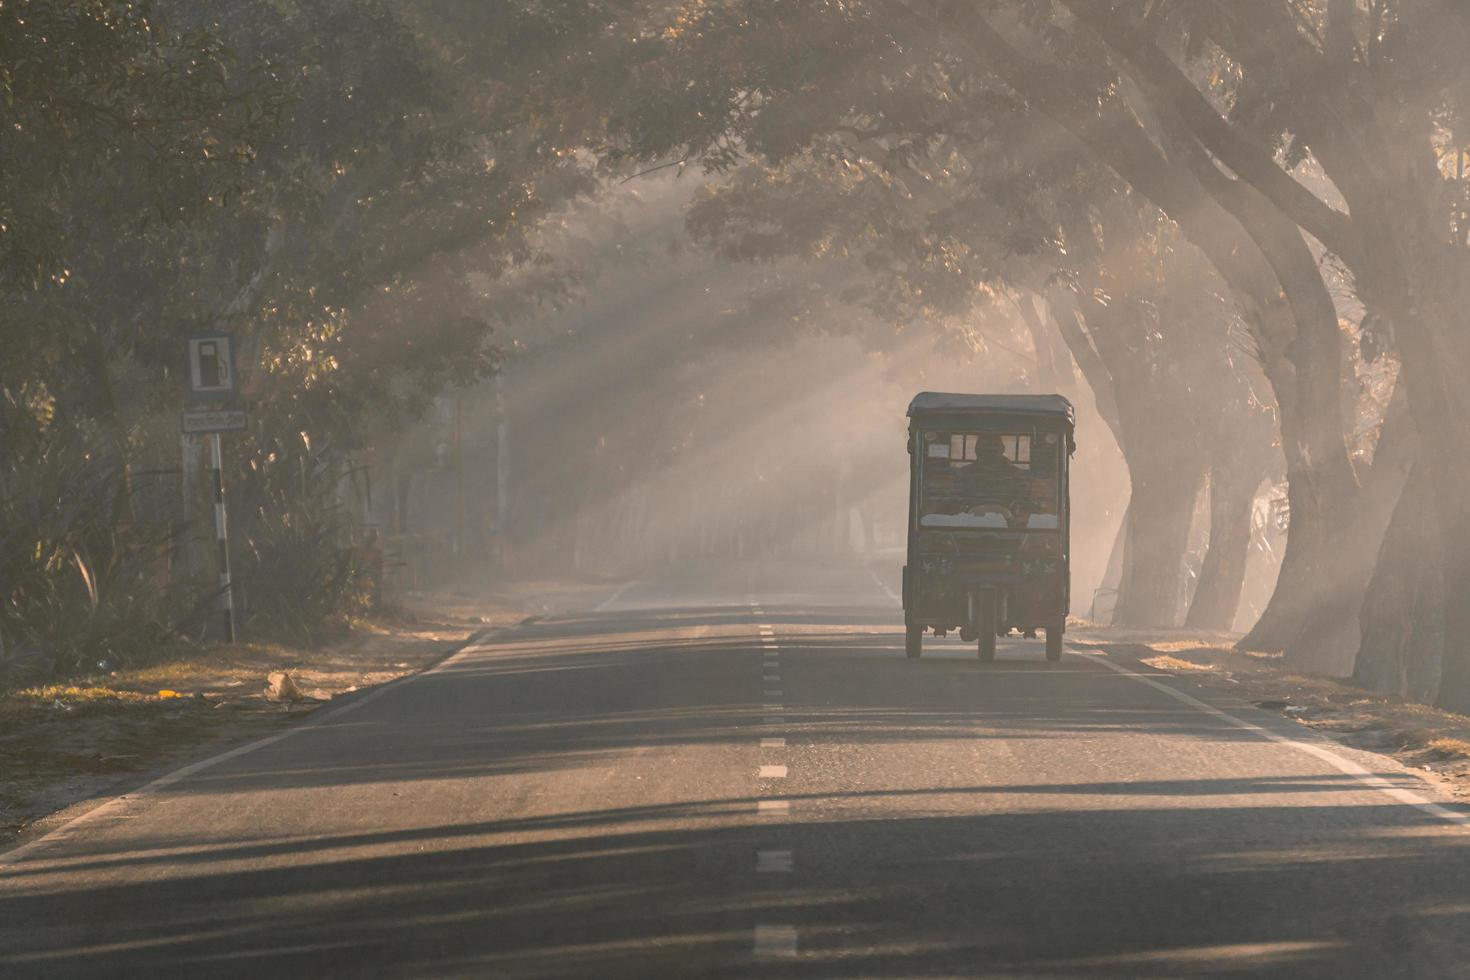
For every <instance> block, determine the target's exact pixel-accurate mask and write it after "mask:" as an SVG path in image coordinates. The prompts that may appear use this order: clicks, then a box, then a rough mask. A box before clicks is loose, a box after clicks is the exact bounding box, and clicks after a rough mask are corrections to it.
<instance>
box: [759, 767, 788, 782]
mask: <svg viewBox="0 0 1470 980" xmlns="http://www.w3.org/2000/svg"><path fill="white" fill-rule="evenodd" d="M757 775H758V776H759V777H760V778H761V779H785V778H786V767H785V766H761V768H760V772H759V773H757Z"/></svg>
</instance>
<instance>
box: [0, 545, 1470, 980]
mask: <svg viewBox="0 0 1470 980" xmlns="http://www.w3.org/2000/svg"><path fill="white" fill-rule="evenodd" d="M894 584H895V583H894V582H892V581H889V580H885V579H882V578H879V577H875V576H873V575H871V574H869V572H868V571H867V570H866V569H865V568H862V567H860V566H854V567H827V568H821V567H817V568H803V569H795V568H781V567H774V566H772V567H760V568H756V567H744V568H739V569H731V570H729V571H728V572H726V573H725V574H723V575H721V576H712V575H708V574H704V575H695V574H687V575H684V576H681V577H680V579H679V580H678V581H676V582H665V583H635V584H633V585H630V586H629V587H627V588H624V589H619V590H618V591H617V592H616V593H612V590H609V591H610V593H611V594H609V596H608V597H607V600H606V601H605V602H604V603H603V604H602V608H600V609H598V610H595V611H590V612H588V613H586V614H583V615H578V616H567V617H561V618H555V619H547V620H543V621H539V622H535V623H531V624H528V625H524V626H521V627H518V628H516V629H514V630H511V631H508V632H505V633H502V634H497V635H494V636H490V637H486V638H484V639H483V640H482V641H480V642H478V643H477V644H475V645H473V646H471V647H469V648H467V649H466V650H464V651H463V652H462V653H460V654H459V655H457V656H455V657H454V658H452V659H451V660H449V661H447V662H445V663H444V664H442V665H440V667H438V668H437V669H435V670H433V671H430V672H429V673H426V674H422V675H419V676H417V677H414V678H411V679H407V680H405V681H401V682H398V683H395V684H392V685H389V686H388V687H386V688H383V689H380V690H379V691H377V692H373V693H371V694H368V695H366V696H359V697H358V698H356V699H355V700H353V701H349V702H347V703H346V704H345V705H343V706H341V707H337V706H334V707H332V708H330V709H326V710H325V711H323V712H319V713H318V714H317V715H315V716H314V717H313V718H312V719H311V720H310V721H309V722H307V723H306V724H304V725H302V726H298V727H297V728H294V729H291V730H290V731H288V732H287V733H286V734H285V735H284V736H276V737H275V738H274V739H273V740H269V741H268V742H266V743H264V744H261V743H257V744H255V745H251V746H245V747H244V748H243V749H242V750H237V752H236V754H233V755H230V756H229V757H226V758H218V759H215V760H202V764H201V765H198V766H196V767H194V768H192V769H190V770H186V771H184V772H182V773H174V774H172V775H170V776H168V777H165V780H164V782H163V783H162V784H155V785H153V786H152V787H149V788H146V789H143V790H142V791H141V792H139V793H135V794H131V795H130V796H129V797H128V798H125V799H120V800H117V801H113V802H110V803H107V804H105V805H103V806H102V807H100V808H99V809H96V810H93V811H91V813H90V814H89V815H88V816H86V817H83V818H82V819H81V820H80V821H79V822H76V823H73V824H71V825H70V826H69V827H66V828H63V829H61V830H59V831H57V832H55V833H53V834H52V835H51V836H49V837H46V838H44V839H41V840H39V841H37V842H33V843H32V844H30V845H28V846H27V847H25V848H23V849H21V850H20V851H16V852H12V853H10V854H9V855H4V856H0V976H4V977H7V978H10V977H30V976H36V977H48V978H49V977H70V976H147V977H159V976H195V977H206V976H207V977H215V976H232V975H240V976H247V975H248V976H354V977H356V976H434V977H441V976H514V977H564V976H591V977H659V976H669V977H693V976H716V977H763V976H790V977H857V976H890V977H929V976H982V975H983V976H995V977H1003V976H1017V977H1020V976H1048V977H1073V976H1128V977H1133V976H1171V977H1172V976H1185V975H1202V976H1256V975H1262V976H1290V977H1306V976H1321V977H1346V976H1363V977H1400V976H1416V977H1417V976H1470V849H1467V844H1470V827H1467V826H1466V821H1465V818H1464V816H1463V815H1462V814H1461V813H1459V812H1458V811H1455V810H1453V808H1450V809H1444V808H1437V806H1436V804H1435V801H1434V798H1433V795H1432V794H1433V792H1434V791H1433V790H1432V789H1430V788H1429V787H1428V786H1427V785H1426V784H1424V783H1422V782H1421V781H1419V780H1416V779H1415V778H1414V777H1413V776H1412V775H1411V774H1409V773H1406V772H1405V771H1404V770H1402V769H1401V768H1399V767H1398V766H1397V765H1396V764H1394V763H1392V762H1391V761H1389V760H1387V759H1385V758H1382V757H1379V756H1374V755H1369V754H1366V753H1360V752H1355V751H1352V750H1349V749H1344V748H1341V747H1338V746H1336V745H1333V744H1332V743H1327V742H1321V741H1317V740H1316V739H1315V738H1314V737H1313V736H1312V735H1311V734H1310V733H1304V732H1303V731H1302V730H1300V728H1299V726H1295V725H1293V723H1291V722H1290V721H1289V720H1286V719H1283V718H1280V717H1279V716H1276V715H1268V714H1266V713H1264V712H1260V711H1257V710H1256V709H1254V708H1252V707H1250V706H1249V705H1239V704H1230V703H1225V702H1220V701H1218V700H1215V699H1213V698H1212V697H1211V696H1209V695H1207V694H1205V693H1202V692H1200V691H1194V690H1184V689H1182V688H1180V687H1178V686H1177V683H1178V682H1175V681H1172V680H1168V681H1164V680H1160V679H1157V678H1149V677H1144V676H1141V675H1145V674H1147V670H1146V669H1145V668H1142V667H1140V666H1138V665H1136V664H1130V663H1127V662H1121V661H1110V662H1107V663H1105V662H1104V661H1105V660H1107V658H1104V657H1102V656H1099V655H1096V654H1084V653H1073V654H1071V655H1069V656H1067V657H1065V658H1064V659H1063V662H1062V663H1060V664H1047V663H1046V662H1045V661H1044V660H1043V658H1042V652H1041V644H1040V643H1039V642H1037V641H1028V642H1022V641H1011V642H1005V643H1002V645H1001V650H1000V654H999V657H998V659H997V662H996V663H994V664H990V665H984V664H981V663H979V662H978V660H977V658H976V657H975V655H974V648H973V646H971V645H966V644H961V643H960V642H959V641H958V640H947V641H940V642H931V643H930V644H929V648H928V650H927V651H926V655H925V657H924V659H922V660H920V661H917V662H912V661H908V660H906V659H905V658H904V656H903V652H902V646H903V638H902V633H901V628H900V625H899V624H900V618H899V614H898V613H897V611H896V607H895V603H894V602H893V600H892V599H891V597H890V594H889V592H890V590H891V589H892V587H893V586H894ZM1110 664H1111V665H1110ZM1181 692H1182V693H1181Z"/></svg>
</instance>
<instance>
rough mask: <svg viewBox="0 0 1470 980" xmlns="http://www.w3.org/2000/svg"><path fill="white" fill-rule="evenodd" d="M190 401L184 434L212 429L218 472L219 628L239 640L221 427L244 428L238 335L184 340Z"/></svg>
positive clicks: (228, 429) (214, 470)
mask: <svg viewBox="0 0 1470 980" xmlns="http://www.w3.org/2000/svg"><path fill="white" fill-rule="evenodd" d="M185 352H186V354H187V362H186V366H185V373H184V376H185V378H186V379H187V381H188V385H189V387H188V401H189V404H190V405H191V406H194V407H192V408H190V409H188V410H186V411H185V412H184V413H183V416H182V418H181V419H180V427H181V428H182V429H183V432H184V434H185V436H186V437H187V436H191V435H195V434H202V433H207V434H208V435H209V462H210V469H211V471H212V474H213V478H214V539H215V547H216V548H217V549H218V558H217V564H218V569H219V613H220V633H221V635H222V636H224V638H225V640H226V642H229V643H234V642H235V596H234V587H233V585H232V583H231V581H230V536H229V514H228V512H227V508H226V505H225V466H224V451H223V449H222V448H221V446H220V433H221V432H239V431H243V430H244V428H245V412H244V410H243V409H240V408H235V407H232V406H233V404H234V402H235V394H236V388H235V355H234V338H232V337H231V336H230V335H229V334H223V333H221V334H208V335H205V336H200V337H190V338H189V339H188V340H187V341H185Z"/></svg>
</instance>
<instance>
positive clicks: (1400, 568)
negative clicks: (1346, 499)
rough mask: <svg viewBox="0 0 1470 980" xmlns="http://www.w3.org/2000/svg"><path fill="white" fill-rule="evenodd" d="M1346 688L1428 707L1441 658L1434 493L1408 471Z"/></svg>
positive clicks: (1422, 474)
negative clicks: (1355, 686) (1357, 686)
mask: <svg viewBox="0 0 1470 980" xmlns="http://www.w3.org/2000/svg"><path fill="white" fill-rule="evenodd" d="M1360 623H1361V628H1362V644H1361V650H1360V652H1359V654H1358V662H1357V665H1356V667H1355V668H1354V670H1353V681H1354V682H1355V683H1357V684H1361V685H1362V686H1363V687H1366V688H1368V689H1370V690H1373V691H1377V692H1379V693H1380V694H1391V695H1396V696H1400V697H1407V698H1412V699H1414V700H1416V701H1431V700H1433V699H1434V696H1435V693H1436V692H1437V691H1438V689H1439V680H1440V677H1439V674H1440V662H1441V657H1442V655H1443V653H1444V644H1445V633H1444V628H1445V620H1444V583H1443V575H1442V555H1441V552H1440V541H1439V524H1438V521H1437V520H1436V519H1435V508H1434V488H1433V486H1432V485H1431V483H1430V481H1429V479H1428V474H1427V472H1426V470H1425V467H1423V466H1416V467H1415V468H1414V471H1413V472H1412V473H1411V474H1410V477H1409V482H1408V485H1407V486H1406V487H1405V488H1404V491H1403V493H1402V494H1401V495H1400V497H1399V502H1398V506H1397V507H1395V508H1394V512H1393V520H1392V521H1391V522H1390V523H1389V526H1388V532H1387V534H1385V535H1384V538H1383V547H1382V548H1381V549H1380V550H1379V552H1378V562H1377V565H1376V567H1375V568H1374V570H1373V577H1372V580H1371V581H1370V583H1369V585H1368V594H1367V596H1366V598H1365V599H1364V601H1363V609H1362V613H1361V616H1360Z"/></svg>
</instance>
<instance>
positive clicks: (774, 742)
mask: <svg viewBox="0 0 1470 980" xmlns="http://www.w3.org/2000/svg"><path fill="white" fill-rule="evenodd" d="M761 748H763V749H784V748H786V740H785V739H784V738H763V739H761Z"/></svg>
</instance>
